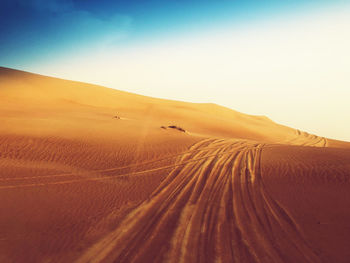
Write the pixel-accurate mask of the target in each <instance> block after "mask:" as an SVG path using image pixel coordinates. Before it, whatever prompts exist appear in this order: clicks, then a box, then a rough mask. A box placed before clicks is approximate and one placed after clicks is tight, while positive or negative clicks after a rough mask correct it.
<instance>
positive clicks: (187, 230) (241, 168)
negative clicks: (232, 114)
mask: <svg viewBox="0 0 350 263" xmlns="http://www.w3.org/2000/svg"><path fill="white" fill-rule="evenodd" d="M206 143H209V145H212V146H213V147H208V148H207V149H201V150H200V151H196V152H192V153H191V152H189V153H186V154H184V155H183V156H182V157H180V158H179V160H178V161H177V163H185V165H184V166H178V167H175V168H174V169H173V170H172V172H171V173H170V174H169V176H168V177H167V178H166V179H165V180H164V181H163V182H162V183H161V185H160V186H159V187H158V188H157V189H156V190H155V191H154V192H153V193H152V195H151V196H150V198H149V199H148V200H146V201H144V202H143V203H142V204H141V205H140V206H139V207H137V208H136V209H135V210H134V211H133V212H132V213H130V214H129V215H128V216H127V217H126V218H125V219H124V221H123V222H122V223H121V224H120V226H119V227H118V228H117V229H115V230H114V231H112V232H111V233H109V234H108V235H107V236H106V237H104V238H103V239H102V240H100V241H99V242H97V243H96V244H95V245H93V246H92V247H91V248H90V249H88V250H87V251H86V252H85V253H84V254H83V255H82V257H81V258H79V259H78V260H77V262H176V263H177V262H268V263H272V262H310V263H311V262H312V263H314V262H320V259H319V258H318V257H317V254H316V253H315V252H314V251H313V249H312V248H311V247H310V245H309V244H308V243H307V241H306V239H305V238H304V237H303V234H302V232H301V231H300V229H299V227H298V225H297V224H296V223H295V222H294V220H293V218H292V217H291V216H290V215H289V214H288V212H287V211H286V210H285V209H284V208H283V207H281V205H279V204H278V203H277V202H276V201H275V200H273V199H272V198H271V197H270V196H269V194H268V193H267V191H266V190H265V187H264V184H263V181H262V178H261V174H260V158H261V151H262V148H263V145H261V144H258V143H253V142H245V141H237V140H236V141H234V140H225V141H222V140H221V141H218V140H215V139H212V140H210V141H206ZM201 145H202V143H201V142H200V143H198V144H197V145H194V146H193V147H192V149H200V147H201ZM214 146H215V147H214ZM227 152H229V153H230V154H224V153H227ZM190 160H197V161H195V162H191V161H190Z"/></svg>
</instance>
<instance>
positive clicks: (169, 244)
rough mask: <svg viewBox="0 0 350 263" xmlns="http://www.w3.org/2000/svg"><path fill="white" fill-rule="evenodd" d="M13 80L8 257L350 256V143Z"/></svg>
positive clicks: (182, 107)
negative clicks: (349, 245) (349, 247)
mask: <svg viewBox="0 0 350 263" xmlns="http://www.w3.org/2000/svg"><path fill="white" fill-rule="evenodd" d="M0 85H1V86H0V102H1V103H0V123H1V125H0V261H1V262H46V261H47V262H52V261H53V262H74V261H76V262H347V261H348V258H349V257H350V253H349V251H348V249H347V246H348V244H349V243H350V228H349V224H348V222H350V211H349V209H348V207H350V186H349V182H350V144H349V143H346V142H341V141H335V140H330V139H327V138H323V137H319V136H316V135H312V134H309V133H306V132H303V131H299V130H295V129H292V128H288V127H285V126H282V125H279V124H277V123H274V122H273V121H271V120H269V119H268V118H266V117H263V116H251V115H247V114H243V113H239V112H236V111H233V110H230V109H227V108H224V107H221V106H218V105H214V104H195V103H185V102H176V101H168V100H161V99H156V98H149V97H144V96H140V95H136V94H131V93H126V92H122V91H117V90H112V89H108V88H104V87H100V86H95V85H90V84H86V83H80V82H73V81H67V80H61V79H55V78H50V77H45V76H40V75H36V74H31V73H26V72H21V71H16V70H12V69H7V68H0ZM162 127H164V128H162Z"/></svg>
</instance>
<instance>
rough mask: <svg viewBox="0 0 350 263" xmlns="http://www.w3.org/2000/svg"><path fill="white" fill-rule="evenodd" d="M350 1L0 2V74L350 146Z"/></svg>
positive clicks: (27, 0)
mask: <svg viewBox="0 0 350 263" xmlns="http://www.w3.org/2000/svg"><path fill="white" fill-rule="evenodd" d="M349 28H350V0H328V1H326V0H304V1H302V0H294V1H291V0H289V1H287V0H284V1H282V0H278V1H277V0H231V1H229V0H221V1H209V0H187V1H185V0H173V1H170V0H162V1H161V0H150V1H105V0H99V1H96V0H0V66H5V67H11V68H17V69H22V70H26V71H30V72H35V73H40V74H44V75H49V76H56V77H60V78H65V79H71V80H78V81H84V82H89V83H96V84H100V85H104V86H107V87H110V88H115V89H119V90H124V91H129V92H134V93H138V94H143V95H148V96H153V97H160V98H166V99H175V100H182V101H190V102H212V103H217V104H220V105H224V106H227V107H229V108H232V109H235V110H238V111H241V112H245V113H249V114H256V115H266V116H268V117H270V118H271V119H272V120H274V121H276V122H278V123H281V124H285V125H288V126H291V127H294V128H298V129H301V130H305V131H308V132H311V133H314V134H318V135H320V136H326V137H330V138H337V139H343V140H348V141H350V122H348V121H344V120H348V119H349V116H350V104H349V102H348V98H349V97H350V88H349V87H350V49H349V46H350V30H349Z"/></svg>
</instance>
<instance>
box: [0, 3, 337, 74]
mask: <svg viewBox="0 0 350 263" xmlns="http://www.w3.org/2000/svg"><path fill="white" fill-rule="evenodd" d="M343 2H344V1H343ZM340 3H342V1H338V0H333V1H320V0H318V1H316V0H308V1H301V0H294V1H280V0H279V1H276V0H268V1H266V0H265V1H264V0H222V1H209V0H173V1H169V0H150V1H123V0H122V1H106V0H99V1H95V0H1V1H0V18H1V23H0V61H1V64H2V65H7V66H14V67H17V68H23V69H29V70H30V66H31V65H33V64H34V65H35V64H38V63H40V62H41V61H44V62H45V61H46V60H52V59H55V58H56V57H62V56H64V55H67V54H70V53H71V52H75V51H76V50H77V49H79V50H83V49H84V48H87V49H91V50H94V48H97V47H100V48H101V47H102V48H103V45H107V44H110V45H115V46H123V45H125V46H126V45H135V44H138V43H140V42H141V41H143V42H145V41H150V40H151V41H152V40H154V39H157V38H166V37H168V36H171V35H173V34H181V33H184V32H185V33H186V32H196V31H201V30H207V29H208V28H213V27H214V28H215V27H220V26H225V25H227V24H230V23H249V22H251V21H252V20H256V19H258V18H262V19H263V18H264V17H269V16H273V15H275V14H279V13H283V12H291V11H292V10H294V11H298V10H299V11H303V10H305V9H306V10H307V9H314V8H319V7H320V6H325V5H335V4H340Z"/></svg>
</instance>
